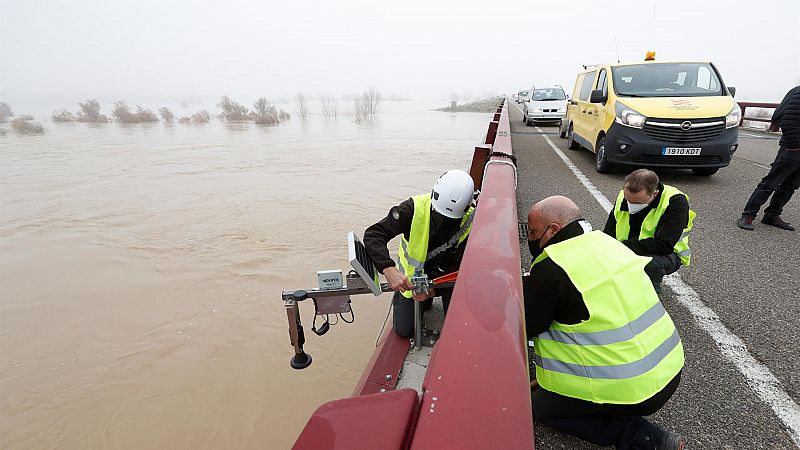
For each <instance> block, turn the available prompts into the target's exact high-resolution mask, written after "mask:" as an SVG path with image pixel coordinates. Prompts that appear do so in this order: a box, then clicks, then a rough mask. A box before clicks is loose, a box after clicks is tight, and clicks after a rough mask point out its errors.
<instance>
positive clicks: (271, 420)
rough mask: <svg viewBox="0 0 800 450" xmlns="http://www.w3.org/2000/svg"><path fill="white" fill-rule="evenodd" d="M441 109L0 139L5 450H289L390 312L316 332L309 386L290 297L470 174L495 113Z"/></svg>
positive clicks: (379, 306) (382, 309)
mask: <svg viewBox="0 0 800 450" xmlns="http://www.w3.org/2000/svg"><path fill="white" fill-rule="evenodd" d="M431 106H432V105H427V104H421V103H409V102H404V103H385V104H384V105H383V106H382V112H381V113H380V114H379V115H378V116H377V117H376V118H375V119H374V120H373V121H371V122H365V123H360V124H357V123H353V122H352V121H351V120H350V119H349V118H348V117H339V118H338V119H329V120H326V119H323V118H322V117H319V116H310V117H309V118H308V119H307V120H305V121H302V120H300V119H298V118H293V119H292V120H291V121H289V122H286V123H284V124H281V125H280V126H267V127H261V126H256V125H254V124H222V123H220V122H212V123H209V124H207V125H196V126H189V125H174V126H170V125H164V124H155V125H137V126H123V125H118V124H103V125H96V126H91V125H85V124H66V125H58V124H53V123H46V124H45V126H46V128H47V132H46V134H45V135H43V136H16V135H13V134H10V135H8V136H0V161H2V162H1V163H0V199H1V203H0V448H3V449H27V448H82V449H91V448H123V449H146V448H176V449H183V448H185V449H189V448H191V449H197V448H260V449H264V448H269V449H273V448H274V449H281V448H289V447H290V446H291V444H292V442H294V440H295V438H296V437H297V435H298V434H299V433H300V431H301V430H302V427H303V426H304V425H305V422H306V420H307V419H308V418H309V416H310V415H311V413H312V412H313V410H314V409H315V408H316V407H317V406H319V405H320V404H322V403H323V402H325V401H328V400H333V399H337V398H341V397H346V396H349V395H350V394H351V393H352V390H353V388H354V386H355V383H356V382H357V381H358V378H359V376H360V374H361V371H362V369H363V367H364V365H365V363H366V362H367V360H368V359H369V357H370V355H371V353H372V351H373V349H374V345H375V339H376V337H377V335H378V333H379V331H380V327H381V325H382V323H383V320H384V317H385V316H386V313H387V311H388V304H389V296H388V295H383V296H381V297H378V298H375V297H372V296H358V297H354V310H355V315H356V322H355V323H354V324H341V323H340V324H339V325H336V326H334V327H332V329H331V331H330V332H329V333H328V334H327V335H325V336H323V337H317V336H315V335H313V334H311V333H310V332H309V333H307V344H306V350H307V351H308V352H309V353H311V354H312V355H313V357H314V363H313V364H312V365H311V367H310V368H308V369H306V370H305V371H300V372H298V371H295V370H293V369H291V368H290V367H289V359H290V357H291V356H292V351H291V348H290V346H289V338H288V334H287V324H286V314H285V311H284V309H283V304H282V302H281V301H280V292H281V290H283V289H298V288H309V287H313V286H314V285H315V284H316V271H317V270H320V269H338V268H340V269H343V270H344V269H347V268H348V265H347V248H346V240H345V238H346V233H347V232H348V231H350V230H355V231H356V232H357V233H358V234H359V235H363V231H364V229H365V228H366V227H367V226H369V225H370V224H371V223H373V222H375V221H377V220H378V219H380V218H381V217H383V216H384V215H385V214H386V212H387V211H388V209H389V207H391V206H392V205H394V204H397V203H400V202H401V201H402V200H404V199H406V198H408V197H409V196H411V195H414V194H417V193H421V192H425V191H428V190H429V189H430V188H431V186H432V185H433V182H434V181H435V179H436V177H437V176H438V175H440V174H441V173H442V172H444V171H445V170H447V169H449V168H454V167H455V168H463V169H465V170H466V169H467V168H468V166H469V162H470V160H471V155H472V148H473V147H474V145H475V144H476V143H478V142H479V141H480V140H481V138H482V137H483V134H484V133H485V130H486V126H487V123H488V120H489V119H490V115H489V114H475V113H459V114H452V113H441V112H432V111H428V108H429V107H431ZM392 250H393V251H392V253H393V254H394V253H395V249H394V248H392ZM309 307H311V305H303V314H304V315H303V318H304V320H305V322H306V323H308V324H309V326H308V328H309V329H310V319H311V317H312V314H313V307H312V308H311V309H309Z"/></svg>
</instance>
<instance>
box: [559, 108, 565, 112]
mask: <svg viewBox="0 0 800 450" xmlns="http://www.w3.org/2000/svg"><path fill="white" fill-rule="evenodd" d="M566 110H567V108H558V112H565V111H566Z"/></svg>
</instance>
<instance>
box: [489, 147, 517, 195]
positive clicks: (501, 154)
mask: <svg viewBox="0 0 800 450" xmlns="http://www.w3.org/2000/svg"><path fill="white" fill-rule="evenodd" d="M492 156H498V157H501V158H508V159H510V160H511V161H505V160H501V159H491V158H492ZM486 159H487V161H486V165H485V166H484V167H483V179H486V171H487V170H489V165H490V164H507V165H509V166H511V167H513V168H514V190H516V189H517V181H518V179H517V157H516V156H514V155H512V154H510V153H505V152H496V151H494V150H492V151H491V152H489V155H488V156H487V157H486Z"/></svg>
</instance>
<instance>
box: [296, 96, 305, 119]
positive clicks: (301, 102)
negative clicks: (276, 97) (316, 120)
mask: <svg viewBox="0 0 800 450" xmlns="http://www.w3.org/2000/svg"><path fill="white" fill-rule="evenodd" d="M294 101H295V103H297V112H298V114H300V117H301V118H302V119H305V118H306V116H308V101H306V96H305V95H303V93H302V92H298V93H297V95H296V96H295V97H294Z"/></svg>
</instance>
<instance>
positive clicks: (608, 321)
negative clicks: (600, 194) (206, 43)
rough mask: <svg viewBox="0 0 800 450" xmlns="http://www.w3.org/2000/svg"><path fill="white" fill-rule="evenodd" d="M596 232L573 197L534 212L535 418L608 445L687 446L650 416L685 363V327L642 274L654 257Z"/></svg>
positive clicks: (530, 282) (529, 322) (529, 283)
mask: <svg viewBox="0 0 800 450" xmlns="http://www.w3.org/2000/svg"><path fill="white" fill-rule="evenodd" d="M591 229H592V227H591V225H590V224H589V223H588V222H586V221H584V220H582V219H581V214H580V211H579V209H578V207H577V206H576V205H575V203H574V202H572V200H570V199H568V198H566V197H561V196H556V197H548V198H546V199H544V200H542V201H540V202H538V203H536V204H535V205H533V207H531V209H530V212H529V213H528V247H529V248H530V250H531V254H532V256H533V264H532V265H531V272H530V275H529V276H528V277H527V279H526V280H525V282H524V296H525V326H526V331H527V336H528V339H532V340H533V343H534V360H535V362H536V382H537V383H538V388H536V389H534V390H533V391H532V393H531V403H532V408H533V417H534V420H535V421H536V423H537V424H542V425H546V426H549V427H551V428H555V429H557V430H559V431H561V432H564V433H568V434H571V435H574V436H577V437H579V438H581V439H584V440H586V441H589V442H592V443H594V444H597V445H602V446H609V445H614V446H616V448H618V449H682V448H683V445H684V440H683V438H681V436H680V435H679V434H677V433H674V432H671V431H668V430H665V429H664V428H662V427H660V426H658V425H656V424H654V423H652V422H650V421H648V420H647V419H645V418H644V417H643V416H648V415H651V414H653V413H655V412H656V411H658V410H660V409H661V408H662V407H663V406H664V405H665V404H666V403H667V401H668V400H669V399H670V397H672V394H673V393H674V392H675V390H676V389H677V387H678V384H679V383H680V377H681V370H682V369H683V363H684V355H683V346H682V344H681V338H680V336H679V335H678V331H677V330H676V329H675V325H674V323H673V322H672V319H671V318H670V316H669V314H667V312H666V310H665V309H664V307H663V306H662V304H661V302H660V301H659V300H658V296H657V295H656V292H655V290H654V289H653V285H652V283H651V282H650V279H649V278H648V276H647V275H646V274H645V273H644V266H645V265H646V264H647V262H648V261H649V258H645V257H641V256H637V255H636V254H635V253H633V252H632V251H631V250H630V249H628V248H627V247H626V246H624V245H622V244H621V243H620V242H619V241H617V240H616V239H613V238H611V237H609V236H607V235H606V234H604V233H602V232H600V231H591ZM590 312H591V313H590Z"/></svg>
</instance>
